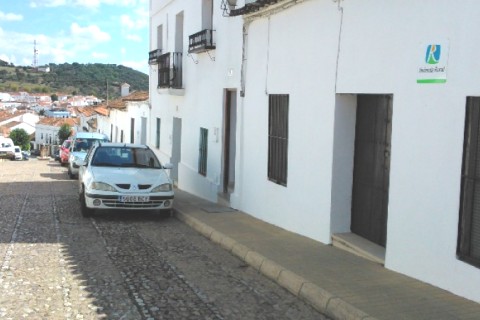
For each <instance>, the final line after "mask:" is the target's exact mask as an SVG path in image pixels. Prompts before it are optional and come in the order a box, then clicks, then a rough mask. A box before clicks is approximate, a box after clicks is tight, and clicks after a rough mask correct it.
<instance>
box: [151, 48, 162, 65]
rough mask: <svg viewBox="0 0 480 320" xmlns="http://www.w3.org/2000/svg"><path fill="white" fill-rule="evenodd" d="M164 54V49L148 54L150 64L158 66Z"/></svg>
mask: <svg viewBox="0 0 480 320" xmlns="http://www.w3.org/2000/svg"><path fill="white" fill-rule="evenodd" d="M161 54H162V49H155V50H153V51H150V52H149V53H148V64H158V58H159V57H160V55H161Z"/></svg>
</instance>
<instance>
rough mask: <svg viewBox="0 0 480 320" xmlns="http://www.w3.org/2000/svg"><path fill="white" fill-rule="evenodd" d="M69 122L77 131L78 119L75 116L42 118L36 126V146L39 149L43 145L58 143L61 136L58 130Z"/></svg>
mask: <svg viewBox="0 0 480 320" xmlns="http://www.w3.org/2000/svg"><path fill="white" fill-rule="evenodd" d="M64 124H68V125H69V126H70V127H71V128H72V130H73V131H76V127H77V124H78V119H75V118H47V117H45V118H42V119H40V121H39V122H38V123H37V124H36V126H35V146H34V149H39V148H40V146H41V145H58V144H59V142H60V138H59V137H58V131H59V130H60V128H61V127H62V126H63V125H64Z"/></svg>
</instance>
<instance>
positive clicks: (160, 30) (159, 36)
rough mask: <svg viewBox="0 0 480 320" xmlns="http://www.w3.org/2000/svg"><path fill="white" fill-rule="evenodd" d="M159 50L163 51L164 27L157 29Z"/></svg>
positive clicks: (160, 26)
mask: <svg viewBox="0 0 480 320" xmlns="http://www.w3.org/2000/svg"><path fill="white" fill-rule="evenodd" d="M157 49H160V50H161V49H163V26H162V25H159V26H158V27H157Z"/></svg>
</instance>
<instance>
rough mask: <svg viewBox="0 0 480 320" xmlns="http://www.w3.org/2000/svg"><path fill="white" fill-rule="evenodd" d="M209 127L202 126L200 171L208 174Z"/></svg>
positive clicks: (204, 174)
mask: <svg viewBox="0 0 480 320" xmlns="http://www.w3.org/2000/svg"><path fill="white" fill-rule="evenodd" d="M207 151H208V129H205V128H200V142H199V156H198V173H200V174H201V175H203V176H206V175H207V154H208V152H207Z"/></svg>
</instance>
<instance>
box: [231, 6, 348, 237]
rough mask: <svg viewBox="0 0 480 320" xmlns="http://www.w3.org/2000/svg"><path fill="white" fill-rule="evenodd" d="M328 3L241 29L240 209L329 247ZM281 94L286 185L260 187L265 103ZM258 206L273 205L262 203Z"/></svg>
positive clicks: (332, 19) (331, 14) (332, 22)
mask: <svg viewBox="0 0 480 320" xmlns="http://www.w3.org/2000/svg"><path fill="white" fill-rule="evenodd" d="M338 23H339V16H338V14H337V8H336V6H335V5H332V3H331V2H325V1H307V2H304V3H302V4H299V5H295V6H293V7H290V8H289V9H287V10H284V11H281V12H279V13H277V14H275V15H272V16H270V17H263V18H258V19H255V20H254V21H253V22H252V23H251V24H250V25H249V28H248V56H247V64H246V68H247V69H246V90H245V98H244V99H243V105H241V106H239V108H240V109H242V112H243V115H242V118H243V123H244V128H243V132H242V135H243V137H242V138H243V139H244V141H243V146H244V149H243V151H242V157H243V160H242V168H241V169H240V170H238V173H239V174H240V175H241V181H242V185H243V188H242V195H241V197H242V200H241V205H240V208H241V209H242V210H244V211H246V212H248V213H251V214H252V215H255V216H257V217H258V218H260V219H263V220H265V221H268V222H270V223H273V224H275V225H278V226H280V227H283V228H285V229H288V230H290V231H294V232H297V233H300V234H302V235H305V236H308V237H310V238H313V239H315V240H319V241H322V242H324V243H329V242H330V211H331V197H332V195H331V183H332V150H333V126H334V116H335V108H334V107H335V94H334V84H335V83H334V78H335V61H336V52H337V50H336V49H337V38H338V35H337V34H336V33H335V32H332V31H331V29H332V28H334V27H336V26H337V25H338ZM269 94H289V139H288V181H287V186H286V187H283V186H280V185H277V184H275V183H272V182H270V181H269V180H268V174H267V169H268V165H267V163H268V161H267V159H268V153H267V152H268V95H269ZM240 103H241V102H240ZM266 199H275V200H274V201H271V200H270V201H266Z"/></svg>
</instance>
